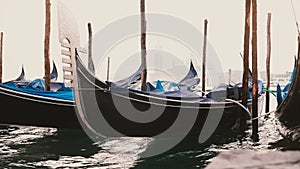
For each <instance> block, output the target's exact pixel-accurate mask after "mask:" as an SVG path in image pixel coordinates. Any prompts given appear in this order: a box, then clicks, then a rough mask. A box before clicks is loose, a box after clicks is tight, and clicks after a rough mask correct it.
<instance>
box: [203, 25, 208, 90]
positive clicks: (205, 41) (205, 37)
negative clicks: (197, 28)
mask: <svg viewBox="0 0 300 169" xmlns="http://www.w3.org/2000/svg"><path fill="white" fill-rule="evenodd" d="M207 24H208V20H207V19H205V20H204V43H203V54H202V55H203V56H202V57H203V58H202V91H203V92H202V96H204V95H205V90H206V89H205V82H206V50H207Z"/></svg>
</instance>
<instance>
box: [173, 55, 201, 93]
mask: <svg viewBox="0 0 300 169" xmlns="http://www.w3.org/2000/svg"><path fill="white" fill-rule="evenodd" d="M199 83H200V78H199V77H198V73H197V71H196V69H195V67H194V65H193V62H192V61H191V63H190V70H189V72H188V73H187V75H186V76H185V77H184V78H183V79H182V80H181V81H179V82H178V84H179V86H180V88H181V89H188V90H190V88H191V87H193V86H196V85H198V84H199Z"/></svg>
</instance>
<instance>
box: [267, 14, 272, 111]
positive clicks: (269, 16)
mask: <svg viewBox="0 0 300 169" xmlns="http://www.w3.org/2000/svg"><path fill="white" fill-rule="evenodd" d="M271 17H272V14H271V13H268V23H267V60H266V69H267V70H266V72H267V86H266V87H267V92H266V113H268V112H269V111H270V93H269V92H268V91H269V90H270V78H271V72H270V62H271Z"/></svg>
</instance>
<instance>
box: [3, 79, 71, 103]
mask: <svg viewBox="0 0 300 169" xmlns="http://www.w3.org/2000/svg"><path fill="white" fill-rule="evenodd" d="M56 84H60V85H61V88H60V89H59V90H57V91H45V87H44V86H45V81H44V80H43V79H35V80H33V81H31V82H30V83H28V84H27V85H26V86H24V87H21V88H20V87H18V86H17V85H16V84H15V83H14V82H11V81H10V82H6V83H4V84H0V86H1V87H4V88H7V89H11V90H14V91H18V92H21V93H27V94H32V95H38V96H44V97H50V98H57V99H63V100H74V98H73V89H72V88H67V87H65V86H64V84H63V83H56Z"/></svg>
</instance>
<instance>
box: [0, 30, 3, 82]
mask: <svg viewBox="0 0 300 169" xmlns="http://www.w3.org/2000/svg"><path fill="white" fill-rule="evenodd" d="M2 55H3V32H0V83H2V62H3V58H2Z"/></svg>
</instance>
